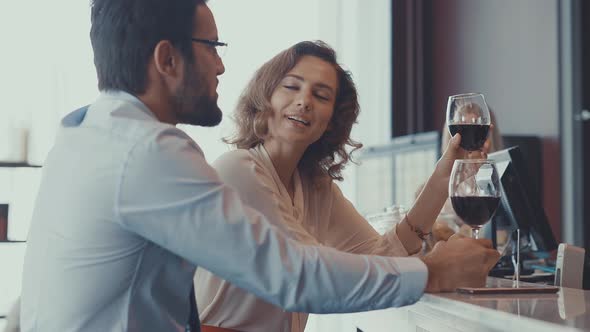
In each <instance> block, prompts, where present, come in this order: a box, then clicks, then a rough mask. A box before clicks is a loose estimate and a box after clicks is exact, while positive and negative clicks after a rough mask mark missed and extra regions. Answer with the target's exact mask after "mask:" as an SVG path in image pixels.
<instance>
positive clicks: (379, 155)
mask: <svg viewBox="0 0 590 332" xmlns="http://www.w3.org/2000/svg"><path fill="white" fill-rule="evenodd" d="M439 142H440V133H439V132H436V131H431V132H425V133H419V134H413V135H406V136H399V137H395V138H392V139H391V141H389V142H388V143H386V144H382V145H375V146H368V147H364V148H363V149H362V150H361V151H359V152H360V153H359V155H358V157H357V160H358V161H359V166H358V167H357V168H356V181H355V187H356V204H355V207H356V208H357V210H358V211H359V212H360V213H361V214H363V215H367V214H372V213H375V212H379V211H383V208H385V207H388V206H391V205H393V204H396V205H403V206H405V207H406V208H409V207H410V206H411V205H412V204H413V203H414V199H415V195H416V192H417V190H418V189H419V188H420V186H421V185H422V184H424V183H425V182H426V180H427V179H428V177H429V176H430V175H431V174H432V172H433V171H434V167H435V165H436V161H437V160H438V157H439Z"/></svg>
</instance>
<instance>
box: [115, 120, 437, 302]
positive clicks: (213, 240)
mask: <svg viewBox="0 0 590 332" xmlns="http://www.w3.org/2000/svg"><path fill="white" fill-rule="evenodd" d="M114 199H115V212H116V214H117V215H118V219H119V220H118V221H119V222H120V224H121V225H122V226H123V227H125V228H126V229H128V230H129V231H131V232H134V233H136V234H138V235H140V236H142V237H144V238H146V239H147V240H149V241H151V242H153V243H155V244H157V245H159V246H161V247H163V248H165V249H167V250H169V251H171V252H173V253H175V254H177V255H179V256H180V257H183V258H185V259H187V260H188V261H190V262H192V263H193V264H195V265H198V266H202V267H204V268H205V269H207V270H209V271H211V272H212V273H214V274H216V275H218V276H220V277H221V278H223V279H226V280H228V281H230V282H232V283H233V284H235V285H236V286H238V287H241V288H243V289H245V290H247V291H249V292H251V293H253V294H255V295H256V296H258V297H260V298H262V299H264V300H266V301H268V302H270V303H272V304H275V305H279V306H281V307H283V308H285V309H286V310H289V311H301V312H313V313H330V312H353V311H364V310H373V309H381V308H387V307H394V306H401V305H407V304H411V303H414V302H415V301H417V300H418V299H419V298H420V296H421V295H422V293H423V290H424V287H425V285H426V280H427V270H426V266H425V265H424V263H422V261H421V260H419V259H416V258H388V257H380V256H361V255H353V254H348V253H342V252H338V251H336V250H334V249H331V248H325V247H313V246H304V245H301V244H298V243H296V242H295V241H293V240H291V239H289V238H288V237H287V236H285V234H284V232H282V231H280V229H278V228H276V227H274V226H272V225H271V224H270V223H269V222H268V221H267V220H266V218H265V217H264V216H263V215H262V214H260V213H258V212H257V211H255V210H253V209H251V208H248V207H246V206H244V205H243V204H242V202H241V201H240V199H239V197H238V196H237V194H236V192H235V191H234V190H233V189H231V188H230V187H228V186H226V185H224V184H223V183H222V182H221V181H220V179H219V177H218V176H217V174H216V172H215V171H214V170H213V169H212V168H211V167H210V166H209V165H208V164H207V162H206V161H205V159H204V157H203V154H202V152H201V150H200V149H199V147H198V146H197V145H196V143H195V142H194V141H192V140H191V139H190V138H189V137H188V136H187V135H186V134H184V133H183V132H182V131H180V130H178V129H176V128H169V129H163V130H159V131H158V132H156V133H154V134H153V135H152V136H151V137H148V138H146V140H144V142H143V143H140V144H138V145H137V146H135V147H134V148H133V149H132V150H131V151H130V152H129V155H128V157H127V160H126V163H125V165H124V167H123V169H122V170H121V177H120V183H119V189H118V191H117V194H116V197H115V198H114ZM220 243H221V244H223V245H220Z"/></svg>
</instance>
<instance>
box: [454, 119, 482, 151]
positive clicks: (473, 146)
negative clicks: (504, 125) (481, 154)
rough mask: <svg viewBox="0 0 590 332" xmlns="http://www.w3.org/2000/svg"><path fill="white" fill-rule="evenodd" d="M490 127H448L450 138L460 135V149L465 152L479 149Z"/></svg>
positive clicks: (473, 125) (456, 125)
mask: <svg viewBox="0 0 590 332" xmlns="http://www.w3.org/2000/svg"><path fill="white" fill-rule="evenodd" d="M489 130H490V125H478V124H452V125H449V131H450V132H451V136H454V135H455V134H456V133H459V134H461V147H462V148H463V149H465V150H467V151H475V150H479V149H481V147H482V146H483V144H484V143H485V142H486V139H487V138H488V131H489Z"/></svg>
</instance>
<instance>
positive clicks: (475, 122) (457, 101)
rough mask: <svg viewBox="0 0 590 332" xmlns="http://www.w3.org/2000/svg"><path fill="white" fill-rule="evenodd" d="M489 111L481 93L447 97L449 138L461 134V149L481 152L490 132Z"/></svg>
mask: <svg viewBox="0 0 590 332" xmlns="http://www.w3.org/2000/svg"><path fill="white" fill-rule="evenodd" d="M490 124H491V118H490V110H489V109H488V105H487V104H486V101H485V98H484V96H483V95H482V94H481V93H464V94H460V95H454V96H450V97H449V101H448V103H447V125H448V127H449V132H450V133H451V136H454V135H455V134H456V133H459V134H461V147H462V148H463V149H465V150H467V151H476V150H481V148H482V147H483V145H484V143H485V142H486V139H487V138H488V132H489V130H490Z"/></svg>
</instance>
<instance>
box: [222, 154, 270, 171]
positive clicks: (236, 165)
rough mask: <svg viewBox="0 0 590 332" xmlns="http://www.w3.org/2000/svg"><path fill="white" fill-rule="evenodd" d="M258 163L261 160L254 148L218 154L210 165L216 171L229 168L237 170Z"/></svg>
mask: <svg viewBox="0 0 590 332" xmlns="http://www.w3.org/2000/svg"><path fill="white" fill-rule="evenodd" d="M260 164H261V160H260V158H259V157H258V156H257V154H256V151H255V150H254V149H236V150H232V151H228V152H226V153H224V154H222V155H221V156H219V158H217V159H216V160H215V161H214V162H213V163H212V166H213V168H215V169H217V170H218V171H219V170H223V171H226V170H229V171H236V172H239V171H243V170H246V169H252V167H253V166H259V165H260Z"/></svg>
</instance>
